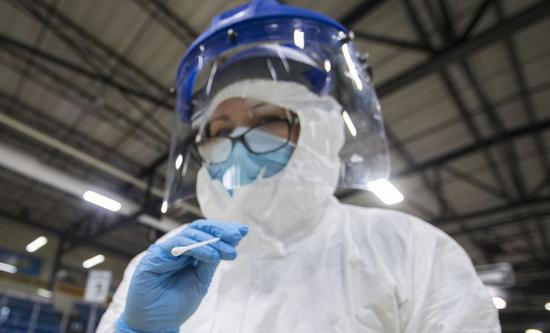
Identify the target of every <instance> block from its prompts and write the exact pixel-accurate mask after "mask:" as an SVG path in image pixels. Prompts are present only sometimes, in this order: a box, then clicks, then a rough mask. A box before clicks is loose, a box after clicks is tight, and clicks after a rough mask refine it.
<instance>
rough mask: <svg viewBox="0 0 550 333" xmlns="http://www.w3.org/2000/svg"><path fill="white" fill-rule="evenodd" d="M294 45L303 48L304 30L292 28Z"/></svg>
mask: <svg viewBox="0 0 550 333" xmlns="http://www.w3.org/2000/svg"><path fill="white" fill-rule="evenodd" d="M294 45H296V46H297V47H299V48H301V49H303V48H304V46H305V41H304V32H303V31H301V30H298V29H295V30H294Z"/></svg>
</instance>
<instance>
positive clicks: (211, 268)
mask: <svg viewBox="0 0 550 333" xmlns="http://www.w3.org/2000/svg"><path fill="white" fill-rule="evenodd" d="M217 267H218V264H209V263H206V262H199V263H198V264H197V266H196V267H195V274H196V276H197V279H198V280H199V281H200V282H201V283H202V284H203V285H204V286H208V285H209V284H210V281H212V277H213V276H214V273H215V272H216V268H217ZM204 293H205V294H206V290H205V291H204Z"/></svg>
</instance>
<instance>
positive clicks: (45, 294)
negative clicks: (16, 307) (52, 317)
mask: <svg viewBox="0 0 550 333" xmlns="http://www.w3.org/2000/svg"><path fill="white" fill-rule="evenodd" d="M36 294H37V295H38V296H42V297H45V298H50V297H52V295H53V292H52V291H51V290H47V289H44V288H38V289H37V290H36Z"/></svg>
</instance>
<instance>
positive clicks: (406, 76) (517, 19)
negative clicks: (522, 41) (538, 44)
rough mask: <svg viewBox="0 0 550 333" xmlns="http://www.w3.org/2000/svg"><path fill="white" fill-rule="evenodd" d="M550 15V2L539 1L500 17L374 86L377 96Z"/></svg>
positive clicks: (390, 91) (430, 72) (385, 93)
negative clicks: (471, 35) (484, 29)
mask: <svg viewBox="0 0 550 333" xmlns="http://www.w3.org/2000/svg"><path fill="white" fill-rule="evenodd" d="M549 15H550V1H541V2H539V3H538V4H536V5H533V6H531V7H529V8H528V9H526V10H524V11H522V12H520V13H519V14H516V15H515V16H514V17H511V18H508V19H505V20H503V21H502V22H501V23H499V24H497V25H496V26H494V27H492V28H490V29H488V30H486V31H485V32H483V33H480V34H479V35H477V36H475V37H472V38H470V39H466V40H464V41H459V42H457V43H455V44H453V45H451V46H450V47H448V48H446V49H444V50H442V51H439V52H437V53H436V54H435V55H434V56H433V57H431V58H429V59H427V60H425V61H423V62H421V63H420V64H418V65H416V66H414V67H413V68H411V69H409V70H406V71H404V72H403V73H400V74H397V75H396V76H394V77H392V78H390V79H388V80H386V81H384V82H382V83H380V84H379V85H376V91H377V93H378V96H380V97H382V96H387V95H389V94H391V93H392V92H395V91H397V90H399V89H401V88H403V87H405V86H408V85H410V84H412V83H413V82H416V81H418V80H420V79H422V78H424V77H426V76H427V75H429V74H432V73H435V72H437V71H438V70H440V69H443V68H444V67H446V66H448V65H449V64H451V63H453V62H456V61H459V60H461V59H463V58H464V57H466V56H468V55H469V54H472V53H474V52H476V51H478V50H480V49H482V48H485V47H487V46H489V45H491V44H492V43H495V42H496V41H498V40H500V39H502V38H504V37H505V36H508V35H511V34H513V33H515V32H517V31H519V30H521V29H525V28H526V27H528V26H531V25H533V24H535V23H537V22H540V21H541V20H543V19H545V18H547V17H548V16H549Z"/></svg>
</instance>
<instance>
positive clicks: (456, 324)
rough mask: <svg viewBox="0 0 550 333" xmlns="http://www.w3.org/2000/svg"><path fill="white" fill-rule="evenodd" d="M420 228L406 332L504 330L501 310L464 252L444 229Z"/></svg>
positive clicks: (487, 332)
mask: <svg viewBox="0 0 550 333" xmlns="http://www.w3.org/2000/svg"><path fill="white" fill-rule="evenodd" d="M421 227H422V228H420V229H423V230H420V232H418V230H417V232H413V234H415V235H416V237H414V236H413V238H415V239H414V240H413V242H412V245H411V247H412V249H413V251H412V253H411V256H412V260H411V263H410V264H409V268H408V270H409V272H411V273H410V275H409V276H410V277H411V278H410V279H408V280H409V283H410V284H409V286H408V289H409V290H408V292H407V294H408V296H409V297H407V298H408V300H407V301H406V302H405V303H404V304H403V309H406V310H407V312H408V315H407V316H405V318H408V320H407V322H406V323H405V325H404V328H405V329H404V332H407V333H412V332H419V333H431V332H440V333H451V332H453V333H454V332H462V333H499V332H501V329H500V324H499V320H498V312H497V310H496V309H495V307H494V305H493V303H492V299H491V296H490V295H489V293H488V290H487V288H486V287H485V286H484V285H483V283H482V282H481V280H480V279H479V278H478V276H477V274H476V272H475V270H474V267H473V265H472V262H471V260H470V258H469V257H468V255H467V254H466V252H465V251H464V250H463V249H462V247H461V246H460V245H459V244H458V243H457V242H455V241H454V240H453V239H452V238H451V237H449V236H448V235H447V234H445V233H443V232H442V231H440V230H438V229H435V228H433V227H432V226H430V225H427V224H425V223H422V226H421ZM410 258H411V257H410Z"/></svg>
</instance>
